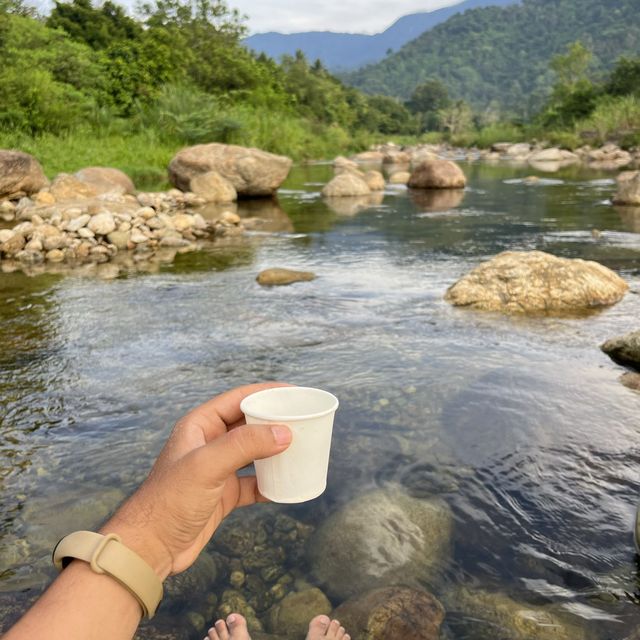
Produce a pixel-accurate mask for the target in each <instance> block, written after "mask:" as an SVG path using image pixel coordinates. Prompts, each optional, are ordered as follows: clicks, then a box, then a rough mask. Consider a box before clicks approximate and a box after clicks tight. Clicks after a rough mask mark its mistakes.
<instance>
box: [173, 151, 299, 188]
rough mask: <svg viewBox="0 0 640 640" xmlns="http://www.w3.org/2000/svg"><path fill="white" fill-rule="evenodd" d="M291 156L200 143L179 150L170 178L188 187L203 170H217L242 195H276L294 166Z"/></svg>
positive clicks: (179, 184)
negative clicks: (292, 165)
mask: <svg viewBox="0 0 640 640" xmlns="http://www.w3.org/2000/svg"><path fill="white" fill-rule="evenodd" d="M291 164H292V162H291V159H290V158H287V157H285V156H279V155H275V154H273V153H268V152H266V151H262V150H261V149H255V148H247V147H240V146H237V145H233V144H219V143H217V142H216V143H211V144H199V145H195V146H193V147H187V148H186V149H183V150H182V151H179V152H178V153H177V154H176V155H175V156H174V157H173V159H172V160H171V162H170V163H169V179H170V181H171V183H172V184H173V185H175V186H176V187H178V188H179V189H182V190H184V191H186V190H187V189H189V187H190V184H191V180H192V179H193V178H194V177H196V176H197V175H199V174H202V173H207V172H209V171H217V172H218V173H219V174H220V175H221V176H222V177H223V178H225V179H226V180H228V181H229V182H230V183H231V184H232V185H233V186H234V188H235V190H236V192H237V193H238V195H239V196H270V195H273V194H274V193H275V192H276V190H277V189H278V188H279V187H280V185H281V184H282V183H283V182H284V180H285V178H286V177H287V176H288V175H289V169H291Z"/></svg>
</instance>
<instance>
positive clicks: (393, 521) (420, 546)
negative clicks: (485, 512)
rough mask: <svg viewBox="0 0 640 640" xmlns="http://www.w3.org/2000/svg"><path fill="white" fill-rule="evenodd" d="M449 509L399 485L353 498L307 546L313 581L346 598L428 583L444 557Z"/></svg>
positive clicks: (447, 550) (450, 525) (449, 529)
mask: <svg viewBox="0 0 640 640" xmlns="http://www.w3.org/2000/svg"><path fill="white" fill-rule="evenodd" d="M452 528H453V521H452V516H451V511H450V509H449V507H448V505H447V504H446V503H445V502H444V501H443V500H441V499H439V498H431V499H428V500H421V499H417V498H412V497H410V496H409V495H407V494H406V493H404V492H403V491H402V490H401V489H400V488H399V487H391V488H389V489H377V490H374V491H371V492H369V493H365V494H363V495H361V496H358V497H357V498H355V499H354V500H352V501H351V502H349V503H348V504H346V505H345V506H344V507H342V508H341V509H340V510H339V511H337V512H335V513H333V514H332V515H331V516H329V517H328V518H327V519H326V520H325V521H324V523H323V524H322V526H321V527H320V528H319V529H318V530H317V531H316V533H315V535H314V538H313V540H312V542H311V544H310V547H309V549H310V550H309V557H310V561H311V567H312V570H313V574H314V575H315V577H316V578H317V579H318V580H319V581H320V582H322V583H323V584H324V585H326V588H327V591H328V593H329V594H330V595H332V596H335V597H337V598H348V597H351V596H353V595H355V594H359V593H363V592H365V591H368V590H370V589H371V588H373V587H377V586H388V585H393V584H399V583H401V584H405V585H407V584H411V583H412V582H413V583H416V584H417V583H418V582H425V581H426V582H428V581H430V580H433V579H435V578H436V576H437V575H438V573H439V571H440V569H441V568H442V567H443V565H444V563H446V561H447V560H448V558H449V553H450V539H451V533H452Z"/></svg>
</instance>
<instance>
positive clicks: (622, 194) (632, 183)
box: [613, 171, 640, 205]
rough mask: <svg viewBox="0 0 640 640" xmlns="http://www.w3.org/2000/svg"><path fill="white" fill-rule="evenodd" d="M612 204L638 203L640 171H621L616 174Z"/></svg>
mask: <svg viewBox="0 0 640 640" xmlns="http://www.w3.org/2000/svg"><path fill="white" fill-rule="evenodd" d="M617 182H618V191H617V192H616V194H615V196H613V203H614V204H632V205H640V171H623V172H622V173H621V174H620V175H619V176H618V180H617Z"/></svg>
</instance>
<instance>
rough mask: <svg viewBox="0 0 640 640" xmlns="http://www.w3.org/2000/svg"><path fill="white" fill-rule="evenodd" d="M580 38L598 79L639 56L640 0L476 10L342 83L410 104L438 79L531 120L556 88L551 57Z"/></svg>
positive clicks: (541, 0)
mask: <svg viewBox="0 0 640 640" xmlns="http://www.w3.org/2000/svg"><path fill="white" fill-rule="evenodd" d="M576 40H580V41H581V42H582V43H583V44H584V45H585V46H587V47H588V48H589V49H591V51H593V54H594V59H593V61H592V69H591V72H592V74H593V75H594V76H596V77H597V76H598V74H600V75H602V74H603V73H605V72H606V70H607V69H610V68H611V66H612V65H613V64H614V63H615V61H616V60H617V59H618V58H619V57H620V56H622V55H626V56H630V57H635V56H637V55H638V52H639V51H640V12H639V11H638V0H523V1H522V3H521V4H514V5H512V6H508V7H486V8H478V9H473V10H471V11H466V12H465V13H463V14H456V15H454V16H452V17H451V18H450V19H449V20H447V21H446V22H444V23H441V24H439V25H437V26H435V27H434V28H433V29H431V30H430V31H428V32H426V33H423V34H422V35H420V36H419V37H418V38H416V39H415V40H413V41H411V42H409V43H408V44H406V45H405V46H404V47H402V48H401V49H400V50H399V51H397V52H396V53H394V54H392V55H390V56H388V57H387V58H385V59H384V60H383V61H381V62H379V63H377V64H372V65H369V66H366V67H364V68H362V69H359V70H358V71H355V72H352V73H349V74H346V75H344V76H343V79H344V80H345V81H346V82H347V83H348V84H351V85H353V86H355V87H357V88H359V89H362V90H364V91H366V92H368V93H382V94H387V95H391V96H397V97H399V98H403V99H405V98H408V97H409V96H410V95H411V93H412V92H413V90H414V88H415V87H416V85H418V84H420V83H421V82H423V81H424V80H426V79H427V78H429V77H437V78H439V79H440V80H442V81H443V82H444V83H445V85H446V86H447V87H448V89H449V92H450V94H451V95H452V96H453V97H455V98H464V99H465V100H467V101H469V102H470V103H471V104H472V105H473V106H474V107H476V108H477V109H481V108H487V107H496V106H499V107H501V108H502V109H506V110H509V111H512V112H515V113H519V114H521V115H529V114H531V113H532V112H534V111H535V110H536V109H538V108H539V107H540V106H541V104H542V102H543V101H544V100H545V98H546V96H547V95H548V93H549V89H550V87H551V85H552V84H553V81H554V74H553V73H552V72H551V71H549V61H550V59H551V58H552V57H553V56H554V55H556V54H558V53H565V52H566V47H567V45H569V44H570V43H572V42H575V41H576Z"/></svg>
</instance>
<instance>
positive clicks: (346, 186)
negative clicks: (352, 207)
mask: <svg viewBox="0 0 640 640" xmlns="http://www.w3.org/2000/svg"><path fill="white" fill-rule="evenodd" d="M370 193H371V189H370V188H369V185H368V184H367V183H366V182H365V180H363V179H362V178H361V177H360V176H359V175H357V174H355V173H352V172H351V171H348V172H346V173H341V174H339V175H337V176H336V177H335V178H333V179H332V180H331V181H329V182H328V183H327V184H326V185H325V186H324V188H323V189H322V195H323V196H326V197H329V198H344V197H351V196H366V195H369V194H370Z"/></svg>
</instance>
